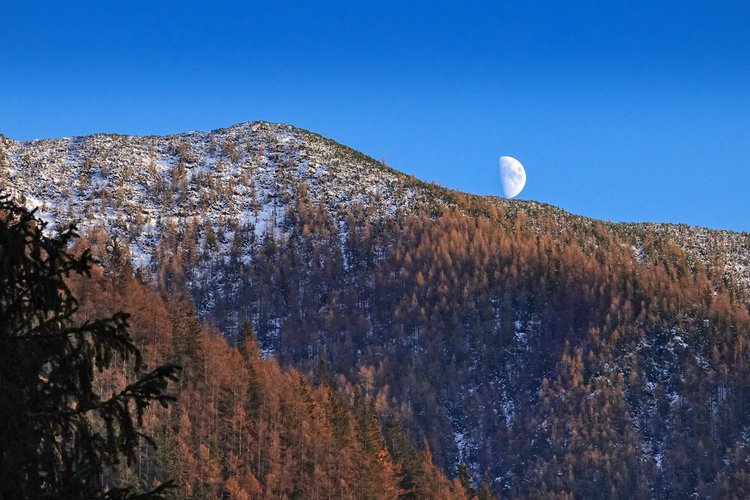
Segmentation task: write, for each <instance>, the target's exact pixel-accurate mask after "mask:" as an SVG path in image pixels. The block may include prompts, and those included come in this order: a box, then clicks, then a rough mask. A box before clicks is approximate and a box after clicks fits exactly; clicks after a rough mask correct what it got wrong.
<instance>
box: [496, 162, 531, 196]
mask: <svg viewBox="0 0 750 500" xmlns="http://www.w3.org/2000/svg"><path fill="white" fill-rule="evenodd" d="M500 182H502V185H503V196H505V197H506V198H513V197H515V196H518V193H520V192H521V191H523V187H524V186H525V185H526V170H524V168H523V165H521V162H520V161H518V160H516V159H515V158H513V157H512V156H501V157H500Z"/></svg>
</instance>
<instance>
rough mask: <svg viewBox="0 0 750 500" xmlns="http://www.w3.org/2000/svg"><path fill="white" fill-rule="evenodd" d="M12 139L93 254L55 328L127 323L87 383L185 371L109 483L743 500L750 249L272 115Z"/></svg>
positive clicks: (405, 494)
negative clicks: (501, 183)
mask: <svg viewBox="0 0 750 500" xmlns="http://www.w3.org/2000/svg"><path fill="white" fill-rule="evenodd" d="M6 143H7V144H5V146H3V149H4V153H3V154H0V168H3V169H5V171H7V172H11V173H12V177H11V173H9V174H8V175H7V177H3V179H2V180H3V182H4V183H5V184H6V185H7V186H8V187H9V189H10V188H13V189H16V190H21V191H22V193H21V195H22V196H23V197H24V198H23V199H24V200H25V201H27V203H32V202H34V203H37V205H38V206H39V207H40V210H39V213H40V214H42V213H45V214H47V213H55V214H56V217H54V218H53V219H54V220H55V221H56V222H55V224H57V225H58V226H63V225H64V224H63V223H64V222H67V221H71V220H75V219H76V218H77V217H79V218H80V219H81V220H82V230H81V233H82V237H81V238H78V239H75V241H74V242H73V243H72V246H71V247H70V251H71V252H73V253H74V254H75V255H79V256H84V255H86V251H87V250H89V251H90V252H91V255H92V256H93V257H94V258H95V259H96V260H97V261H98V263H97V264H96V265H95V266H94V267H93V268H92V269H91V272H90V276H89V277H83V276H80V275H78V274H77V273H71V274H70V276H69V277H68V278H66V281H65V283H67V286H69V287H70V293H71V295H72V296H74V297H76V298H77V301H78V302H77V304H78V305H77V307H76V308H75V312H74V318H73V316H71V320H72V319H75V321H76V322H77V323H78V324H80V323H81V322H83V324H86V323H85V322H86V321H89V320H90V321H96V320H97V319H98V318H107V317H112V315H113V314H116V313H118V312H119V311H124V312H125V313H127V314H129V315H130V316H129V319H128V320H127V325H128V331H129V335H130V336H131V337H130V338H131V339H132V346H133V348H137V349H138V351H139V352H140V353H141V354H142V358H143V359H142V361H143V364H142V365H141V366H140V368H139V369H138V370H135V369H134V365H133V363H132V360H133V356H134V354H133V351H132V349H131V348H130V347H127V345H129V344H127V343H126V344H122V345H121V347H123V346H125V347H123V348H124V349H125V351H124V352H123V353H120V352H119V351H118V352H112V355H111V356H110V358H111V359H110V361H111V362H110V363H108V364H107V367H106V368H105V369H104V371H102V372H101V373H99V372H96V373H97V374H96V376H95V377H92V380H91V381H92V384H95V385H94V386H93V388H94V389H96V391H98V392H102V393H104V394H113V393H114V394H117V391H118V390H120V389H122V388H123V387H129V386H130V384H133V383H137V382H138V380H140V377H142V376H143V375H144V374H146V373H149V372H148V370H153V369H156V368H159V367H162V366H180V367H181V371H180V374H179V379H177V380H176V381H174V382H170V383H169V384H168V387H169V389H168V390H167V391H166V392H164V393H163V394H164V396H165V397H166V398H167V399H168V400H169V401H168V404H166V406H161V405H149V406H148V407H145V408H144V409H143V410H144V411H143V415H142V416H143V432H144V434H145V435H148V436H151V437H152V439H153V441H154V444H156V447H153V446H151V445H150V444H149V443H148V441H147V440H144V441H141V442H140V444H139V446H138V448H137V449H136V450H135V453H134V456H133V457H132V458H133V460H132V464H131V466H130V467H129V466H128V461H127V460H125V461H120V462H118V463H117V464H113V465H112V466H111V467H109V468H106V470H103V471H102V478H103V481H105V484H106V485H109V486H111V487H112V488H128V487H130V488H132V491H147V490H149V489H152V488H156V487H158V486H159V485H161V484H164V483H165V482H168V481H170V480H171V481H173V483H172V484H174V488H173V489H171V490H167V491H166V493H165V494H167V495H171V496H172V497H173V498H184V497H195V498H222V497H224V498H226V497H229V498H339V497H343V498H347V497H348V498H370V497H378V498H397V497H401V498H463V497H467V498H470V497H472V496H478V497H479V498H483V499H484V498H492V497H499V498H540V497H543V498H604V497H609V498H683V497H689V496H698V497H706V498H709V497H710V498H744V497H747V496H748V495H750V473H748V471H749V470H750V452H749V447H750V411H749V410H750V373H748V371H749V364H748V362H749V361H750V359H749V356H750V353H749V352H748V335H749V334H750V317H749V311H750V286H748V283H750V282H748V281H747V276H748V274H747V273H748V269H750V260H749V258H748V255H750V251H749V250H748V248H750V246H749V245H750V240H749V239H748V237H747V235H743V234H739V233H730V232H720V231H713V232H712V231H708V230H702V229H700V228H690V227H680V226H666V225H638V224H628V225H626V224H610V223H605V222H600V221H596V220H592V219H586V218H583V217H578V216H573V215H571V214H567V213H566V212H564V211H562V210H560V209H559V208H556V207H552V206H549V205H543V204H540V203H535V202H515V201H502V200H497V199H493V198H485V197H478V196H472V195H468V194H463V193H459V192H456V191H450V190H447V189H444V188H441V187H439V186H435V185H434V184H426V183H423V182H421V181H418V180H416V179H414V178H412V177H408V176H405V175H403V174H399V173H398V172H395V171H393V170H392V169H389V168H388V167H386V166H385V165H383V164H382V163H380V162H376V161H375V160H372V159H370V158H367V157H365V156H364V155H362V154H361V153H358V152H356V151H354V150H351V149H349V148H345V147H343V146H341V145H338V144H335V143H333V142H332V141H328V140H326V139H324V138H320V137H319V136H316V135H314V134H310V133H308V132H306V131H301V130H299V129H294V128H293V127H288V126H282V125H273V124H266V123H262V122H259V123H253V124H244V125H240V126H237V127H233V128H231V129H222V130H218V131H214V132H211V133H195V134H193V133H191V134H183V135H180V136H173V137H168V138H159V137H150V138H133V137H127V136H104V135H101V136H91V137H89V138H77V139H74V140H69V141H68V140H53V141H38V142H34V143H16V142H13V141H6ZM66 176H67V177H66ZM65 179H69V181H70V182H66V181H65ZM13 186H16V187H15V188H14V187H13ZM18 186H21V187H22V188H23V189H21V187H18ZM26 195H28V196H26ZM19 198H21V196H19ZM45 220H49V218H48V219H45ZM47 229H48V230H52V229H54V226H53V225H52V224H50V225H49V226H48V228H47ZM3 244H4V245H5V243H3ZM66 245H67V243H66ZM66 248H67V247H66ZM5 255H7V253H6V254H5ZM84 274H85V273H84ZM71 314H73V313H71ZM121 326H122V325H121ZM117 331H118V332H119V331H120V330H117ZM115 351H117V350H115ZM3 352H4V353H5V354H6V356H8V353H9V352H11V351H7V350H6V351H3ZM128 353H130V357H128V356H127V354H128ZM8 359H9V358H8ZM8 359H6V365H5V366H7V367H8V370H9V371H8V372H7V373H13V371H12V370H13V367H14V365H13V361H12V360H11V361H8ZM32 365H33V364H32ZM34 369H37V370H39V369H40V368H39V366H38V365H36V367H35V368H34ZM29 373H33V376H34V377H38V376H39V373H37V372H33V371H29ZM27 375H28V374H27ZM11 399H12V398H11ZM165 402H167V400H165Z"/></svg>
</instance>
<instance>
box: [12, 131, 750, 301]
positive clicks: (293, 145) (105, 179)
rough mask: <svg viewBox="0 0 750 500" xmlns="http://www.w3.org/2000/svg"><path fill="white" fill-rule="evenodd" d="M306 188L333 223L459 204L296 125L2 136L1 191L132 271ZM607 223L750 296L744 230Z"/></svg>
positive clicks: (279, 205)
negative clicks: (194, 232) (191, 230)
mask: <svg viewBox="0 0 750 500" xmlns="http://www.w3.org/2000/svg"><path fill="white" fill-rule="evenodd" d="M300 182H303V183H305V185H306V186H307V192H308V194H309V196H310V197H311V198H312V200H313V201H314V202H315V203H321V204H323V205H325V207H326V209H327V210H328V211H330V213H332V214H334V216H341V213H342V209H343V208H344V207H346V206H347V205H350V204H353V203H358V204H361V205H364V206H365V207H367V213H368V215H369V216H372V217H377V216H385V215H394V214H396V213H397V212H399V211H404V212H405V211H409V210H410V209H412V208H414V207H415V206H417V205H424V204H426V205H440V206H446V205H461V203H459V202H457V201H456V198H455V196H454V195H455V194H456V193H455V192H452V191H449V190H446V189H443V188H438V187H436V186H434V185H430V184H426V183H423V182H420V181H418V180H416V179H414V178H413V177H409V176H406V175H404V174H402V173H400V172H397V171H395V170H393V169H391V168H389V167H387V166H386V165H384V164H383V163H382V162H379V161H376V160H374V159H372V158H370V157H368V156H366V155H363V154H362V153H359V152H357V151H355V150H353V149H350V148H348V147H346V146H343V145H341V144H338V143H336V142H334V141H332V140H329V139H326V138H323V137H321V136H319V135H317V134H314V133H311V132H308V131H305V130H302V129H298V128H295V127H292V126H289V125H282V124H272V123H267V122H248V123H241V124H238V125H235V126H232V127H230V128H226V129H218V130H214V131H211V132H187V133H182V134H177V135H171V136H163V137H162V136H146V137H136V136H124V135H117V134H96V135H92V136H85V137H72V138H64V139H50V140H35V141H29V142H18V141H14V140H11V139H7V138H4V137H2V136H0V187H2V188H3V189H4V190H5V191H6V192H9V193H10V194H11V195H13V196H15V197H18V198H19V199H21V200H22V201H23V202H24V203H26V204H27V205H28V206H31V207H35V208H38V215H39V216H41V217H42V218H44V219H45V220H47V221H49V222H50V223H51V225H54V224H67V223H69V222H72V221H74V220H79V221H80V224H79V227H80V229H81V230H84V231H85V230H87V229H90V228H92V227H95V226H97V225H101V226H103V227H105V228H106V229H107V231H108V232H110V233H111V234H113V235H115V236H117V237H118V238H120V239H121V240H123V241H124V240H127V241H129V243H130V250H131V254H132V256H133V262H134V264H135V265H136V266H137V267H143V268H148V267H149V266H150V264H151V263H152V257H153V256H154V251H155V245H156V243H157V242H158V239H159V231H160V229H161V228H164V227H165V225H167V224H172V225H174V226H177V227H184V226H185V225H186V224H188V223H189V222H191V221H196V220H199V221H205V220H210V221H211V222H212V223H213V224H215V225H226V224H227V223H230V224H229V225H230V226H231V225H232V223H233V224H249V225H251V226H253V227H254V230H255V233H256V234H263V233H264V232H265V231H267V230H269V229H272V228H274V229H278V228H279V225H280V221H281V220H282V219H283V214H284V210H285V207H286V206H287V203H289V202H290V199H289V188H290V186H291V185H292V184H294V183H300ZM469 198H471V197H470V196H469ZM493 202H494V203H495V204H496V205H497V206H500V207H502V208H503V209H504V210H506V211H509V212H518V211H521V212H523V213H524V214H525V215H526V216H527V217H528V218H529V219H530V220H531V223H532V224H533V223H534V221H535V219H536V218H538V217H539V216H540V215H542V214H544V216H546V217H552V218H554V219H555V220H556V221H557V224H558V226H559V227H558V228H557V229H558V230H559V229H560V228H563V227H566V226H571V225H572V226H577V227H578V228H580V229H583V230H586V231H589V230H591V229H592V228H593V227H594V225H595V224H597V221H595V220H593V219H588V218H585V217H579V216H573V215H571V214H568V213H567V212H564V211H563V210H560V209H558V208H556V207H552V206H549V205H544V204H540V203H536V202H528V201H517V200H503V199H499V198H498V199H493ZM607 227H608V228H610V230H612V231H613V232H615V233H616V234H618V235H620V236H624V237H625V238H626V239H629V240H631V241H632V244H633V247H634V251H636V252H640V251H641V250H642V249H641V246H642V244H643V241H644V239H646V238H648V237H649V236H648V235H652V236H654V235H657V236H659V237H662V238H668V239H671V240H673V241H674V242H675V243H676V244H677V245H679V246H680V247H682V248H683V249H684V250H686V252H687V253H688V255H689V256H690V258H691V259H692V260H693V261H696V262H697V261H701V262H702V264H703V265H704V266H720V267H721V269H717V270H716V271H717V272H720V273H721V274H723V275H725V276H726V277H725V278H724V280H725V281H729V282H731V283H732V284H733V285H735V286H738V287H741V288H742V289H744V290H745V291H747V290H750V235H748V234H747V233H735V232H731V231H720V230H710V229H705V228H695V227H690V226H685V225H672V224H607ZM547 229H549V228H547ZM230 236H231V234H230V235H228V236H227V237H226V238H225V239H226V240H228V239H230V238H229V237H230ZM224 247H225V248H224V249H223V250H226V247H227V245H224Z"/></svg>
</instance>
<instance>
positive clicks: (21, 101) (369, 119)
mask: <svg viewBox="0 0 750 500" xmlns="http://www.w3.org/2000/svg"><path fill="white" fill-rule="evenodd" d="M0 16H1V17H0V26H1V27H0V133H3V134H4V135H6V136H8V137H11V138H14V139H21V140H25V139H32V138H45V137H60V136H71V135H80V134H88V133H93V132H118V133H126V134H167V133H173V132H181V131H186V130H207V129H212V128H218V127H224V126H229V125H232V124H234V123H237V122H241V121H250V120H257V119H262V120H268V121H277V122H285V123H291V124H294V125H297V126H300V127H303V128H307V129H310V130H313V131H316V132H319V133H321V134H323V135H326V136H329V137H332V138H334V139H336V140H338V141H339V142H342V143H345V144H347V145H350V146H352V147H354V148H357V149H360V150H362V151H363V152H365V153H367V154H370V155H372V156H374V157H376V158H378V159H385V160H386V161H387V163H388V164H390V165H391V166H393V167H395V168H398V169H400V170H403V171H405V172H407V173H414V174H416V175H417V176H418V177H420V178H421V179H424V180H428V181H433V180H434V181H436V182H439V183H441V184H443V185H445V186H447V187H451V188H456V189H461V190H465V191H471V192H475V193H479V194H493V195H499V194H500V182H499V179H498V174H497V170H498V157H499V156H500V155H511V156H515V157H517V158H518V159H520V160H521V161H522V162H523V163H524V165H525V166H526V169H527V172H528V182H527V185H526V189H525V190H524V191H523V192H522V193H521V195H520V198H525V199H534V200H539V201H543V202H547V203H552V204H555V205H558V206H560V207H562V208H564V209H566V210H569V211H572V212H575V213H579V214H584V215H589V216H593V217H598V218H602V219H605V220H614V221H621V220H625V221H646V220H648V221H668V222H685V223H690V224H697V225H704V226H709V227H716V228H729V229H735V230H745V231H750V2H748V1H747V0H742V1H721V0H705V1H701V2H695V1H690V0H681V1H672V0H658V1H653V0H652V1H637V0H630V1H625V0H608V1H603V0H591V1H576V0H557V1H533V0H532V1H520V0H512V1H496V2H481V1H466V2H460V1H455V0H452V1H449V2H443V1H434V0H433V1H420V2H409V1H406V0H402V1H387V2H379V1H367V2H360V1H356V0H348V1H336V2H332V1H321V2H308V1H284V0H269V1H259V2H250V1H247V2H225V1H211V2H190V1H186V0H180V1H178V0H154V1H150V2H145V1H134V0H128V1H126V0H120V1H114V0H113V1H105V2H103V1H101V0H97V1H77V0H68V1H64V2H63V1H58V0H55V1H25V0H11V1H8V2H4V3H3V7H2V12H1V13H0Z"/></svg>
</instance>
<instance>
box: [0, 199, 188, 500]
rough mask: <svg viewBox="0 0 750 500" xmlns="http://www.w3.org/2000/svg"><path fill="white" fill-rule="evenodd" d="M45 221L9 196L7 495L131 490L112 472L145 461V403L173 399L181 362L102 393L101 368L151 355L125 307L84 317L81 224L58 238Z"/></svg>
mask: <svg viewBox="0 0 750 500" xmlns="http://www.w3.org/2000/svg"><path fill="white" fill-rule="evenodd" d="M44 227H45V224H44V223H43V222H42V221H40V220H38V219H36V218H35V217H34V214H33V212H29V211H28V210H26V209H24V208H22V207H19V206H17V205H16V204H15V203H13V202H11V201H10V200H9V198H8V197H7V196H2V197H0V498H40V497H50V498H70V497H76V498H101V497H104V498H124V497H128V496H130V495H132V494H134V493H133V492H132V491H130V490H126V489H117V488H111V487H109V486H108V485H106V484H105V481H104V479H103V478H104V477H105V473H106V472H107V471H108V470H111V469H112V468H113V467H114V466H116V465H118V464H119V463H121V461H122V460H123V459H124V460H125V461H126V463H127V464H128V465H130V464H132V462H133V461H134V460H135V457H136V451H137V449H138V443H139V438H140V437H141V436H142V435H141V434H140V433H139V430H138V428H139V427H140V426H141V425H142V423H143V414H144V411H145V410H146V409H147V408H148V407H149V406H150V405H151V404H152V403H160V404H162V405H166V404H167V403H168V402H169V401H170V400H172V398H171V397H170V396H169V395H167V394H166V389H167V384H168V381H169V380H174V379H176V372H177V367H175V366H171V365H163V366H160V367H158V368H156V369H155V370H153V371H152V372H150V373H145V374H144V373H141V374H140V376H139V377H138V379H137V380H136V381H135V382H133V383H131V384H129V385H127V386H125V387H124V388H122V389H121V390H119V391H116V392H114V393H113V394H101V393H98V392H96V391H95V389H94V372H95V370H97V371H102V370H104V369H105V368H107V367H109V366H110V365H111V364H112V362H113V360H114V359H116V358H119V359H120V360H124V361H132V363H133V367H134V369H135V371H136V372H138V371H139V370H140V369H141V368H142V359H141V353H140V351H139V350H138V349H137V348H136V346H135V345H134V344H133V342H132V340H131V337H130V335H129V333H128V323H127V319H128V316H127V315H126V314H124V313H118V314H115V315H114V316H112V317H110V318H106V319H100V320H93V321H87V322H85V323H83V324H77V323H76V322H75V321H74V314H75V313H76V310H77V302H76V300H75V298H74V297H73V296H72V294H71V291H70V289H69V288H68V286H67V284H66V282H65V277H66V276H69V275H70V273H77V274H81V275H88V273H89V271H90V269H91V266H92V264H93V259H92V258H91V255H90V253H89V252H88V251H86V252H83V254H82V255H81V256H80V257H76V256H74V255H72V254H71V253H69V251H68V250H67V248H68V246H69V243H70V242H71V240H73V239H74V238H75V237H76V236H77V235H76V232H75V227H74V226H71V227H70V228H68V229H66V230H63V231H61V232H59V233H57V234H56V235H54V236H46V235H45V234H44V233H43V229H44ZM110 486H111V485H110ZM163 491H164V487H160V488H157V490H154V491H152V492H151V493H150V495H151V496H158V495H159V494H160V493H161V492H163ZM147 495H149V494H147Z"/></svg>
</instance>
